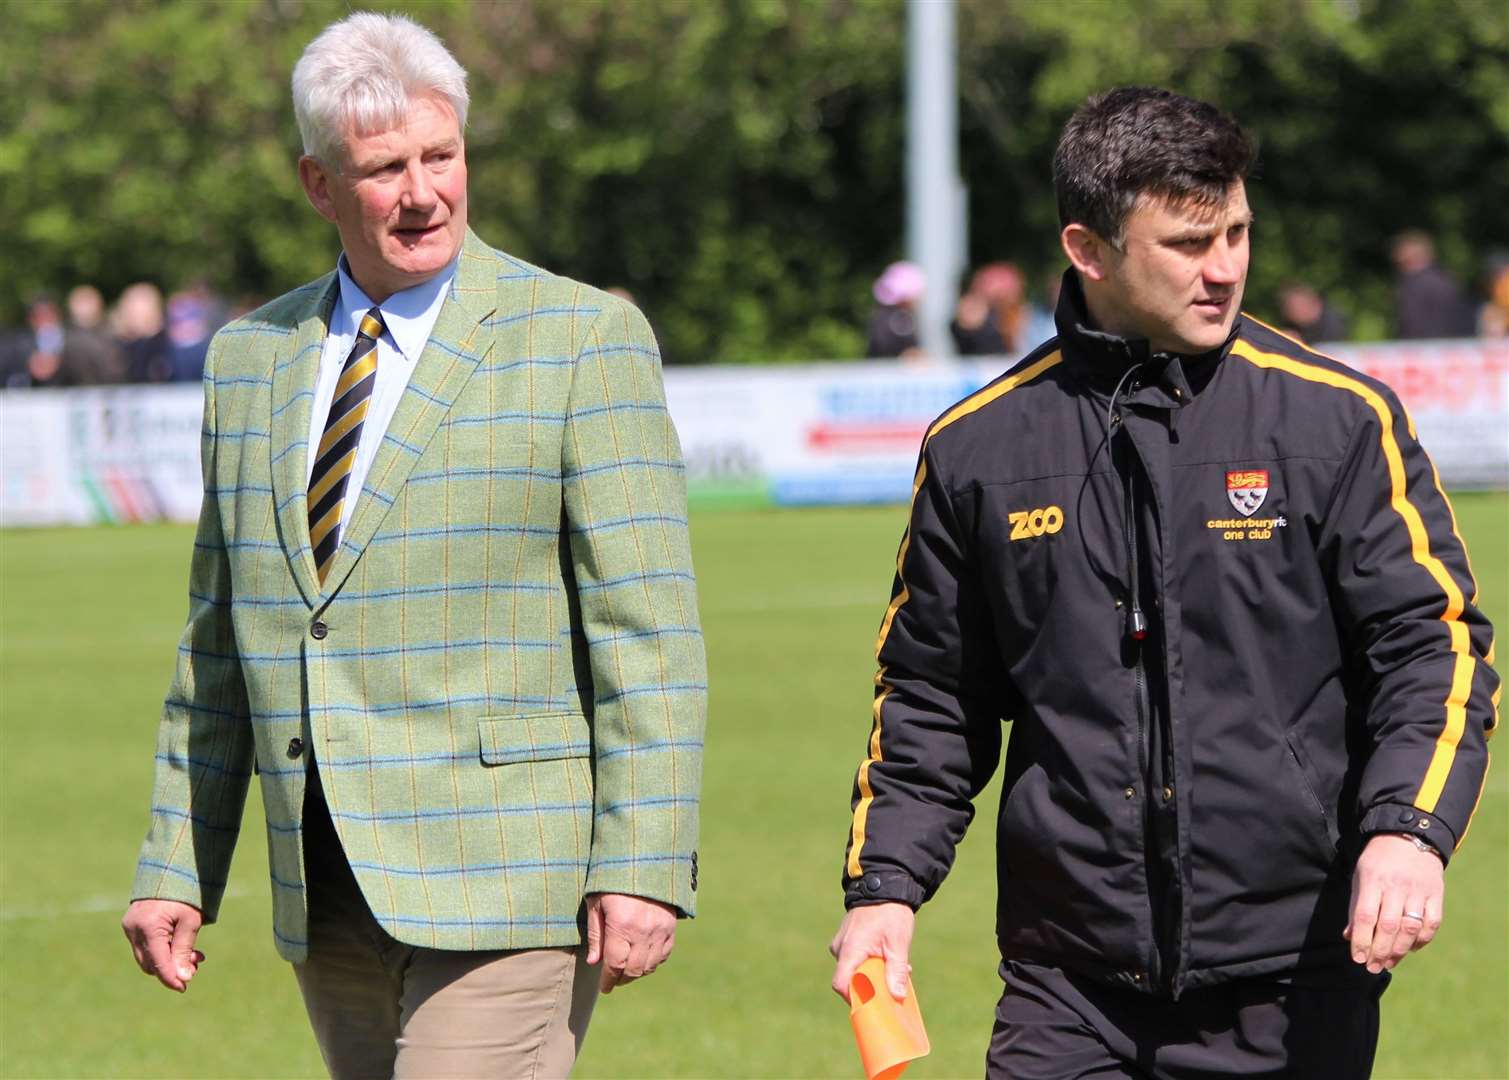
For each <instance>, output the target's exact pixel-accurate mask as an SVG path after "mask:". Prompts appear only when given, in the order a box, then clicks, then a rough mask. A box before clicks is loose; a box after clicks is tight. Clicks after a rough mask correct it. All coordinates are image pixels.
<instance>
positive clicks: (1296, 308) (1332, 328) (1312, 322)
mask: <svg viewBox="0 0 1509 1080" xmlns="http://www.w3.org/2000/svg"><path fill="white" fill-rule="evenodd" d="M1278 310H1279V329H1280V330H1282V331H1283V332H1284V333H1286V334H1288V335H1289V336H1290V337H1294V338H1298V339H1299V340H1300V341H1302V342H1304V343H1305V344H1306V345H1314V344H1316V343H1317V342H1322V341H1345V340H1346V337H1347V324H1346V320H1345V319H1343V318H1342V317H1341V315H1340V314H1338V313H1337V311H1336V310H1335V309H1334V308H1332V307H1331V306H1330V305H1329V304H1327V303H1326V302H1325V299H1324V298H1323V297H1322V296H1321V295H1320V293H1318V292H1316V291H1315V289H1314V288H1313V287H1312V286H1309V285H1306V284H1305V283H1304V282H1302V281H1291V282H1290V283H1289V284H1287V285H1285V286H1284V287H1283V289H1282V290H1281V291H1280V292H1279V294H1278Z"/></svg>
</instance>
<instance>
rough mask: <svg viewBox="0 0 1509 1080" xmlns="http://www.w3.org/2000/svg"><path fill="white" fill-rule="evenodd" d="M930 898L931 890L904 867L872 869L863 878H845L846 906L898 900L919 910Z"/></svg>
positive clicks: (865, 905)
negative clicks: (903, 870)
mask: <svg viewBox="0 0 1509 1080" xmlns="http://www.w3.org/2000/svg"><path fill="white" fill-rule="evenodd" d="M926 899H927V890H926V889H924V888H923V887H922V886H921V885H920V884H919V883H918V882H917V881H916V880H915V879H914V878H913V877H912V875H910V874H907V873H904V872H902V871H900V870H886V871H879V870H871V871H870V872H869V873H867V874H865V875H864V876H863V877H857V878H845V879H844V907H845V908H846V909H847V908H857V907H868V906H870V905H872V904H893V903H894V904H905V905H906V906H907V907H909V908H911V909H912V910H913V911H916V910H917V909H918V908H919V907H921V906H922V902H923V901H924V900H926Z"/></svg>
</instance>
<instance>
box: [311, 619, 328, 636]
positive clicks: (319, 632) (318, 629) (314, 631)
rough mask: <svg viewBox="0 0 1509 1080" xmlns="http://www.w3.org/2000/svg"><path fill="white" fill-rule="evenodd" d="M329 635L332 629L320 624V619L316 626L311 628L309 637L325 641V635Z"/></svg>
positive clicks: (316, 621)
mask: <svg viewBox="0 0 1509 1080" xmlns="http://www.w3.org/2000/svg"><path fill="white" fill-rule="evenodd" d="M328 633H330V627H328V626H326V625H325V624H324V623H322V622H320V620H319V619H316V620H314V625H313V626H311V627H310V628H309V636H310V637H312V638H314V640H316V641H324V640H325V635H326V634H328Z"/></svg>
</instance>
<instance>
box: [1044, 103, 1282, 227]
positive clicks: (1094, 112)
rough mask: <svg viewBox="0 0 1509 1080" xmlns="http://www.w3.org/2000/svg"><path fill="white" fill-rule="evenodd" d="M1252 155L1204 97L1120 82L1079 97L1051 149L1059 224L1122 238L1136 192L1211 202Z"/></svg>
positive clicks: (1244, 138)
mask: <svg viewBox="0 0 1509 1080" xmlns="http://www.w3.org/2000/svg"><path fill="white" fill-rule="evenodd" d="M1256 160H1257V143H1256V141H1255V140H1254V139H1253V137H1252V136H1251V135H1249V134H1248V133H1247V132H1246V131H1244V130H1242V127H1241V126H1240V125H1239V124H1238V123H1237V122H1236V121H1235V120H1233V119H1232V118H1231V117H1230V116H1229V115H1227V114H1226V113H1224V112H1222V111H1221V110H1220V109H1218V108H1216V107H1215V106H1214V105H1210V104H1208V103H1206V102H1204V101H1196V100H1194V99H1193V98H1187V97H1184V96H1183V95H1182V94H1175V93H1173V92H1172V91H1170V90H1161V89H1158V88H1157V87H1152V86H1122V87H1118V88H1116V89H1115V90H1108V91H1107V92H1106V93H1104V94H1097V95H1095V96H1094V97H1092V98H1090V99H1089V100H1088V101H1086V102H1085V103H1084V104H1083V105H1081V106H1080V107H1079V108H1078V109H1077V110H1075V113H1074V115H1073V116H1071V117H1070V118H1069V122H1068V123H1067V124H1065V125H1064V133H1063V135H1061V136H1060V137H1059V140H1058V149H1057V150H1056V151H1054V154H1053V189H1054V192H1055V193H1056V194H1057V196H1058V220H1059V225H1060V227H1063V226H1067V225H1070V224H1073V223H1078V224H1080V225H1084V226H1085V227H1087V228H1089V229H1092V230H1093V231H1094V232H1096V233H1097V234H1098V235H1100V236H1101V237H1103V238H1104V239H1105V240H1107V241H1109V242H1110V243H1112V244H1115V245H1117V246H1120V244H1121V236H1122V230H1123V229H1124V228H1125V227H1126V222H1127V218H1128V217H1129V216H1130V215H1131V213H1132V208H1133V207H1134V206H1135V205H1136V204H1137V198H1138V196H1140V195H1158V196H1163V197H1164V198H1168V199H1171V200H1173V201H1175V202H1181V203H1182V202H1193V203H1195V204H1197V205H1205V206H1216V205H1219V204H1221V203H1222V202H1223V201H1224V200H1225V199H1226V194H1227V192H1228V191H1229V190H1230V189H1231V185H1232V184H1234V183H1236V182H1237V181H1238V180H1244V179H1246V178H1247V175H1248V174H1249V173H1250V172H1251V171H1252V166H1253V164H1254V162H1255V161H1256Z"/></svg>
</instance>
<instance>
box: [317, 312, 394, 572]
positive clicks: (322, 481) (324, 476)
mask: <svg viewBox="0 0 1509 1080" xmlns="http://www.w3.org/2000/svg"><path fill="white" fill-rule="evenodd" d="M382 332H383V322H382V312H381V311H380V310H379V309H378V308H375V307H374V308H373V309H372V310H371V311H369V312H367V314H365V315H363V316H362V324H361V329H360V330H359V331H357V334H356V344H355V345H352V346H351V354H350V355H349V356H347V357H346V364H345V366H344V367H342V368H341V377H340V381H339V382H337V383H336V384H335V399H334V400H333V401H332V402H331V404H330V417H329V419H327V420H326V421H325V434H324V435H323V436H322V437H321V438H320V449H319V453H318V454H317V455H316V456H315V460H314V472H312V473H310V475H309V543H310V544H311V546H313V548H314V565H315V567H316V569H317V570H318V572H319V575H320V584H321V585H323V584H324V583H325V575H326V574H327V573H329V571H330V564H331V563H332V562H334V561H335V549H336V548H337V547H338V546H339V545H340V539H341V511H342V509H343V508H344V507H345V505H346V483H347V481H348V480H350V478H351V468H352V466H353V465H355V464H356V446H357V443H358V442H360V441H361V437H362V421H363V420H365V419H366V417H367V406H368V405H369V404H370V403H371V401H372V387H373V386H374V385H375V384H376V382H377V339H378V338H380V337H382Z"/></svg>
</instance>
